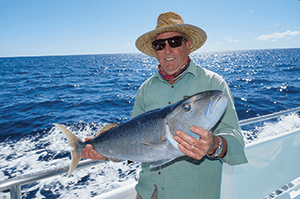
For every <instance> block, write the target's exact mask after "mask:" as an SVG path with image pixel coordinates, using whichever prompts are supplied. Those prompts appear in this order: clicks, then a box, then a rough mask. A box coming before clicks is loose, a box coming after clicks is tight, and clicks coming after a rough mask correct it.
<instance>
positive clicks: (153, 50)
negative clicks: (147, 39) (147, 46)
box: [152, 48, 157, 57]
mask: <svg viewBox="0 0 300 199" xmlns="http://www.w3.org/2000/svg"><path fill="white" fill-rule="evenodd" d="M152 50H153V52H154V54H155V57H157V54H156V53H157V52H156V50H154V48H152Z"/></svg>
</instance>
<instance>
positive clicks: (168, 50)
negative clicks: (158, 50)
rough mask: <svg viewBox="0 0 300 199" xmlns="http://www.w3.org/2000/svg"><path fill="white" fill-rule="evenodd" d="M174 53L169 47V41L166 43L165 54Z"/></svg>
mask: <svg viewBox="0 0 300 199" xmlns="http://www.w3.org/2000/svg"><path fill="white" fill-rule="evenodd" d="M171 51H172V48H171V46H170V45H169V43H168V41H166V46H165V53H166V54H169V53H170V52H171Z"/></svg>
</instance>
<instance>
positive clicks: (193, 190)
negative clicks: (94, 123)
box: [132, 62, 247, 199]
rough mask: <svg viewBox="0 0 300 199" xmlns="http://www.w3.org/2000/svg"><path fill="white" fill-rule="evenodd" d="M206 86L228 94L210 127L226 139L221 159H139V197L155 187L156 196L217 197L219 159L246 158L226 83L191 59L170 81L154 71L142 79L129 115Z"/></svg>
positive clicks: (145, 197) (231, 161)
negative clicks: (156, 163)
mask: <svg viewBox="0 0 300 199" xmlns="http://www.w3.org/2000/svg"><path fill="white" fill-rule="evenodd" d="M206 90H222V91H224V92H225V93H227V94H228V96H230V100H229V102H228V105H227V109H226V111H225V113H224V116H223V117H222V118H221V120H220V122H219V123H218V124H217V125H216V126H215V127H214V128H213V134H214V135H222V136H223V137H224V138H225V139H226V141H227V143H228V150H227V154H226V156H225V157H224V158H221V159H214V158H209V157H207V156H204V157H203V158H202V159H201V160H195V159H193V158H190V157H188V156H183V157H180V158H177V159H175V160H174V161H172V162H171V163H168V164H167V165H163V166H162V167H160V168H156V169H153V168H152V169H151V168H150V167H149V164H147V163H143V164H142V170H141V172H140V176H139V182H138V184H137V185H136V190H137V192H138V193H139V194H140V196H141V197H142V198H143V199H148V198H151V195H152V193H153V191H154V189H155V188H156V187H157V190H158V198H159V199H162V198H168V199H169V198H170V199H176V198H180V199H182V198H193V199H194V198H205V199H208V198H220V189H221V188H220V187H221V178H222V164H223V162H224V163H227V164H229V165H238V164H242V163H246V162H247V158H246V156H245V153H244V139H243V135H242V133H241V129H240V126H239V124H238V118H237V115H236V111H235V107H234V103H233V99H232V96H231V92H230V90H229V87H228V85H227V83H226V82H225V80H224V79H223V78H222V77H221V76H219V75H218V74H216V73H214V72H211V71H209V70H206V69H204V68H202V67H199V66H196V65H195V64H194V63H193V62H191V63H190V66H189V67H188V69H187V70H186V73H185V74H184V76H183V77H181V78H180V79H179V80H178V81H176V82H175V84H173V85H170V84H169V83H168V82H166V81H165V80H163V79H162V78H161V76H160V75H159V74H158V73H157V74H155V75H153V76H152V77H151V78H149V79H148V80H147V81H146V82H144V83H143V85H142V86H141V87H140V88H139V90H138V92H137V96H136V100H135V104H134V108H133V112H132V118H133V117H136V116H138V115H140V114H142V113H145V112H147V111H150V110H153V109H157V108H163V107H166V106H168V105H170V104H173V103H176V102H178V101H180V100H182V99H183V98H184V97H185V96H191V95H193V94H196V93H199V92H202V91H206Z"/></svg>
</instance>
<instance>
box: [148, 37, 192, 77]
mask: <svg viewBox="0 0 300 199" xmlns="http://www.w3.org/2000/svg"><path fill="white" fill-rule="evenodd" d="M174 36H183V35H182V34H180V33H178V32H165V33H161V34H159V35H158V36H157V37H156V40H157V39H167V38H170V37H174ZM190 47H191V42H190V41H187V42H184V41H182V45H181V46H179V47H175V48H172V47H170V45H169V43H168V42H167V41H166V46H165V48H164V49H162V50H158V51H156V50H154V49H153V51H154V53H155V55H156V59H157V60H158V61H159V63H160V65H161V66H162V68H163V69H164V71H165V72H166V73H167V74H169V75H172V74H174V73H175V72H177V70H178V69H179V68H180V67H182V66H183V65H184V64H185V62H186V61H187V59H188V56H189V54H190Z"/></svg>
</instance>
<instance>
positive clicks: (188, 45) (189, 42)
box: [153, 41, 192, 54]
mask: <svg viewBox="0 0 300 199" xmlns="http://www.w3.org/2000/svg"><path fill="white" fill-rule="evenodd" d="M191 45H192V42H191V41H187V42H186V48H187V50H188V54H190V53H191ZM153 50H154V49H153Z"/></svg>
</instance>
